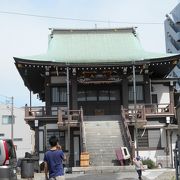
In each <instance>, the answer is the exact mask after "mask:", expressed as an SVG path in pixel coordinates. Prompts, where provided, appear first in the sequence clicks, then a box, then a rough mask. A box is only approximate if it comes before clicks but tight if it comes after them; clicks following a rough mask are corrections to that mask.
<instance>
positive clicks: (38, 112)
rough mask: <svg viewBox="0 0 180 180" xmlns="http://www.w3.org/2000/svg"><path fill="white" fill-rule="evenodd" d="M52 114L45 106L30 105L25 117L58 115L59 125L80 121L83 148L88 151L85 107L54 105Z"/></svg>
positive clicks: (26, 107)
mask: <svg viewBox="0 0 180 180" xmlns="http://www.w3.org/2000/svg"><path fill="white" fill-rule="evenodd" d="M50 110H51V112H50V113H49V114H50V115H48V114H47V108H46V107H44V106H39V107H37V106H36V107H28V106H25V118H26V119H28V118H34V120H35V119H36V118H40V117H41V118H45V117H46V118H47V117H57V119H58V122H57V124H58V126H59V127H61V126H63V125H65V124H71V123H80V131H81V148H82V151H83V152H86V132H85V125H84V115H83V109H82V107H81V109H80V110H69V111H68V110H67V107H58V106H52V107H51V108H50Z"/></svg>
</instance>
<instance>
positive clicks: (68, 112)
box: [14, 28, 180, 167]
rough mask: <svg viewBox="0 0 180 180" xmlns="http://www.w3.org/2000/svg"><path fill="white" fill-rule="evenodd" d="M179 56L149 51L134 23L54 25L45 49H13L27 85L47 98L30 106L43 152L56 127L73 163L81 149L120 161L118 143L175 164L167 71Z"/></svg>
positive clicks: (106, 161) (96, 158)
mask: <svg viewBox="0 0 180 180" xmlns="http://www.w3.org/2000/svg"><path fill="white" fill-rule="evenodd" d="M179 59H180V55H174V54H162V53H161V54H160V53H152V52H151V53H150V52H146V51H144V50H143V48H142V47H141V44H140V42H139V38H138V37H137V34H136V29H135V28H113V29H51V33H50V35H49V42H48V50H47V53H46V54H41V55H35V56H29V57H14V60H15V65H16V67H17V70H18V72H19V74H20V76H21V77H22V80H23V81H24V84H25V86H26V87H27V88H28V89H29V90H30V93H31V92H32V93H34V94H38V97H39V99H40V100H41V101H42V102H45V106H44V107H32V106H31V103H30V104H29V105H27V106H26V108H25V109H26V110H25V121H26V122H27V123H28V124H29V126H30V127H31V128H32V129H33V130H34V131H35V151H36V152H37V153H38V154H39V157H40V159H43V155H44V152H45V151H46V150H47V149H48V148H49V145H48V138H49V137H50V136H51V135H56V136H57V137H58V138H59V143H60V144H61V145H62V148H63V150H64V151H65V152H66V153H67V157H68V165H69V166H71V167H72V166H79V165H80V154H81V152H88V153H89V154H90V163H89V164H90V165H91V166H99V165H100V166H108V165H118V163H119V162H118V161H117V156H116V150H117V149H118V148H120V147H126V148H127V149H128V151H129V153H130V155H131V156H135V155H136V154H139V155H140V156H142V157H143V158H144V159H146V158H150V159H152V160H153V161H155V163H156V164H160V165H162V166H164V167H170V166H172V165H173V148H174V143H175V141H176V134H177V124H176V112H175V108H174V107H175V105H176V103H177V102H176V101H175V99H176V98H175V93H176V92H175V88H174V86H175V83H176V79H173V78H171V79H169V78H167V75H168V74H169V72H170V71H171V70H172V69H173V68H174V67H175V66H176V64H177V63H178V62H179Z"/></svg>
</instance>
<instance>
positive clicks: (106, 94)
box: [99, 90, 109, 101]
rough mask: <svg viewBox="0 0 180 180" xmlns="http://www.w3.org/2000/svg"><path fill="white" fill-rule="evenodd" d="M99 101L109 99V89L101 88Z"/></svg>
mask: <svg viewBox="0 0 180 180" xmlns="http://www.w3.org/2000/svg"><path fill="white" fill-rule="evenodd" d="M99 101H109V91H108V90H100V91H99Z"/></svg>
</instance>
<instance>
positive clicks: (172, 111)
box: [169, 81, 174, 113]
mask: <svg viewBox="0 0 180 180" xmlns="http://www.w3.org/2000/svg"><path fill="white" fill-rule="evenodd" d="M169 99H170V112H171V113H174V86H173V81H172V82H170V86H169Z"/></svg>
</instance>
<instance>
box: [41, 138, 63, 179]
mask: <svg viewBox="0 0 180 180" xmlns="http://www.w3.org/2000/svg"><path fill="white" fill-rule="evenodd" d="M49 144H50V146H51V148H50V149H49V150H48V151H47V152H46V153H45V155H44V172H45V179H46V180H65V176H64V168H63V160H65V159H66V158H65V155H64V153H63V151H62V149H61V146H60V145H59V144H58V139H57V137H56V136H51V137H50V138H49ZM48 172H49V177H48Z"/></svg>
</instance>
